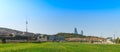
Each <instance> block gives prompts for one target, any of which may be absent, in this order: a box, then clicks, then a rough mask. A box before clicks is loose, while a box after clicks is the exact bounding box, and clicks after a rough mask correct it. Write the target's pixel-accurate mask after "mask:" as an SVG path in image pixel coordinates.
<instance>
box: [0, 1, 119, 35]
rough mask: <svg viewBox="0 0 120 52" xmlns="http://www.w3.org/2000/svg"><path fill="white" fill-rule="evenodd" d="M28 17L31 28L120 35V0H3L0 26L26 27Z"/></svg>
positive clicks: (50, 31)
mask: <svg viewBox="0 0 120 52" xmlns="http://www.w3.org/2000/svg"><path fill="white" fill-rule="evenodd" d="M26 17H28V20H29V31H30V32H35V33H43V34H56V33H58V32H68V33H72V32H74V31H73V29H74V28H75V27H77V29H78V32H79V33H80V32H81V30H83V31H84V34H85V35H94V36H101V37H108V36H110V37H111V36H113V34H116V36H120V1H119V0H0V27H6V28H12V29H16V30H21V31H25V20H26Z"/></svg>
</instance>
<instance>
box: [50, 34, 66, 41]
mask: <svg viewBox="0 0 120 52" xmlns="http://www.w3.org/2000/svg"><path fill="white" fill-rule="evenodd" d="M48 41H65V37H64V36H55V35H48Z"/></svg>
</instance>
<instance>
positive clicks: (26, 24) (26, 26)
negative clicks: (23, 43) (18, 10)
mask: <svg viewBox="0 0 120 52" xmlns="http://www.w3.org/2000/svg"><path fill="white" fill-rule="evenodd" d="M27 33H28V19H27V17H26V34H27Z"/></svg>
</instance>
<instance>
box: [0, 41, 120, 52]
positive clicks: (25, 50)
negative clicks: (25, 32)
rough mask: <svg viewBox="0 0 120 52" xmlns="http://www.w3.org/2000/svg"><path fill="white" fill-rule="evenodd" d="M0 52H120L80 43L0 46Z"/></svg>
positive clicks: (113, 46) (104, 45)
mask: <svg viewBox="0 0 120 52" xmlns="http://www.w3.org/2000/svg"><path fill="white" fill-rule="evenodd" d="M0 52H120V45H107V44H81V43H76V42H75V43H70V42H67V43H52V42H49V43H12V44H0Z"/></svg>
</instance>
